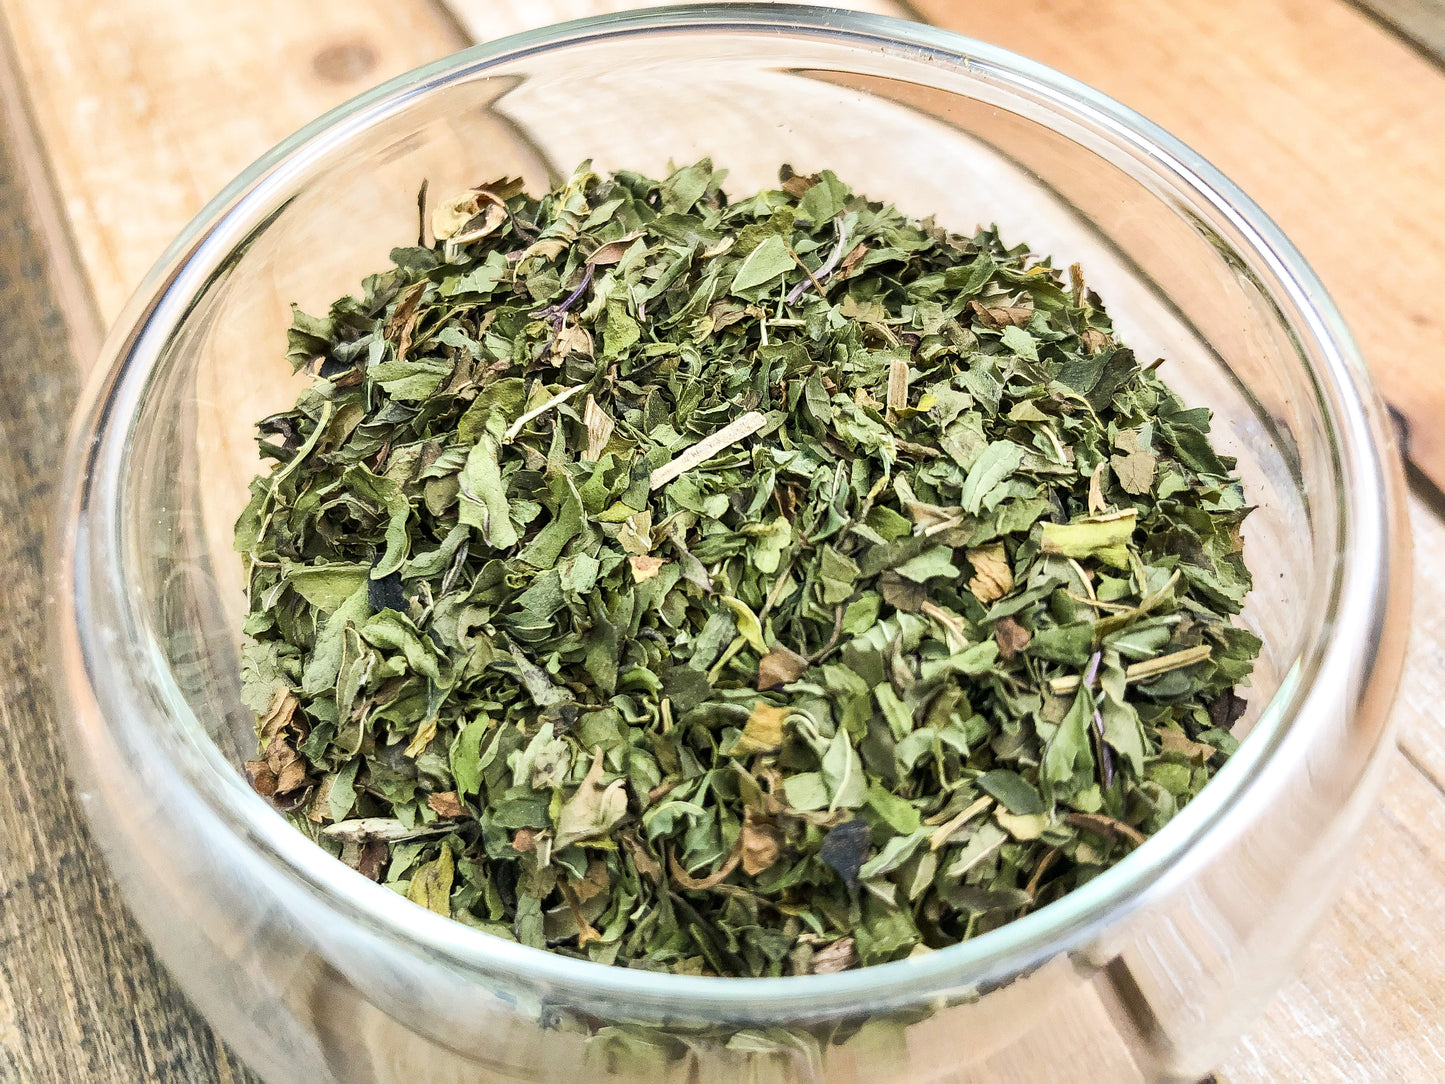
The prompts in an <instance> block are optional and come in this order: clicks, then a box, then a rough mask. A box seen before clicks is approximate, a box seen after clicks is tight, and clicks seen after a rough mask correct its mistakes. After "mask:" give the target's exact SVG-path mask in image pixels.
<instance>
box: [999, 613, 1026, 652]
mask: <svg viewBox="0 0 1445 1084" xmlns="http://www.w3.org/2000/svg"><path fill="white" fill-rule="evenodd" d="M993 638H994V640H996V641H997V642H998V653H999V654H1000V655H1002V656H1003V657H1004V658H1006V659H1011V658H1013V657H1014V656H1015V655H1017V654H1018V653H1019V652H1020V651H1022V650H1023V649H1024V648H1026V647H1028V646H1029V640H1031V639H1033V634H1032V633H1031V632H1029V630H1028V629H1026V628H1024V627H1023V626H1022V625H1020V624H1019V623H1018V622H1017V621H1015V620H1014V619H1013V616H1012V615H1009V616H1008V617H1000V618H999V619H998V620H997V621H996V622H994V626H993Z"/></svg>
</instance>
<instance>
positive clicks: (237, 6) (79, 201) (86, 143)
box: [0, 0, 465, 323]
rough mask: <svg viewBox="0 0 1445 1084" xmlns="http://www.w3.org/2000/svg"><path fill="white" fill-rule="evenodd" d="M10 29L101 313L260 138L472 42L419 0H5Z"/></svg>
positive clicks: (3, 18) (262, 145) (264, 142)
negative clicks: (100, 0)
mask: <svg viewBox="0 0 1445 1084" xmlns="http://www.w3.org/2000/svg"><path fill="white" fill-rule="evenodd" d="M5 29H8V32H9V36H10V39H11V41H12V42H13V45H14V53H15V56H16V58H17V61H18V65H19V68H20V72H21V76H22V78H23V79H24V82H25V85H26V87H27V88H28V90H29V105H30V112H31V116H32V119H33V122H34V126H35V129H36V130H37V131H38V132H39V133H41V136H42V138H43V140H44V144H45V152H46V154H47V156H48V159H49V161H48V163H47V165H48V168H49V173H50V176H51V177H53V179H54V181H55V184H56V186H57V187H58V190H59V192H60V194H61V202H62V206H63V208H64V210H65V214H66V217H67V218H68V220H69V225H70V230H71V231H72V233H73V234H74V237H75V239H76V243H77V247H78V249H79V252H80V257H81V264H82V267H83V268H84V270H85V273H86V275H87V276H88V278H89V282H90V286H91V288H92V290H93V291H94V293H95V297H96V301H97V305H98V309H99V312H100V316H101V319H102V321H104V322H106V323H108V322H109V321H110V320H112V319H114V317H115V315H116V313H117V312H118V311H119V310H120V307H121V305H122V304H123V303H124V301H125V299H126V298H127V297H128V296H129V294H130V292H131V291H132V290H133V289H134V288H135V286H136V284H137V283H139V281H140V279H141V277H142V275H144V274H145V272H146V270H147V269H148V268H149V267H150V265H151V264H152V263H153V262H154V261H155V259H156V257H157V256H159V255H160V253H161V251H162V250H163V249H164V248H165V246H166V244H167V243H169V241H170V240H171V238H172V237H174V236H175V235H176V234H177V233H178V232H180V229H181V227H182V226H184V225H185V223H186V222H187V220H189V219H190V218H191V216H192V215H194V214H195V213H196V211H198V210H200V208H201V206H202V205H203V204H204V203H205V201H206V200H208V199H210V198H211V196H213V195H215V193H216V192H217V191H219V190H220V188H221V187H222V186H223V185H224V184H225V183H226V182H227V181H229V180H230V179H231V178H232V177H234V176H235V175H236V174H238V173H240V172H241V170H242V169H244V168H245V167H246V166H247V165H248V164H249V163H250V162H251V161H253V160H254V159H255V158H256V157H257V156H259V155H260V154H261V153H262V152H264V151H265V150H266V149H267V148H269V147H270V146H272V145H273V144H275V143H276V142H278V141H279V140H280V139H282V138H283V137H285V136H286V135H288V134H289V133H290V132H292V131H294V130H295V129H296V128H299V127H300V126H301V125H302V124H305V123H306V122H307V121H309V120H311V119H312V118H314V117H316V116H317V115H319V114H320V113H323V112H325V111H326V110H327V109H329V108H331V107H332V106H334V105H337V104H339V103H340V102H342V101H344V100H345V99H347V98H349V97H351V96H352V95H354V94H356V93H358V92H360V91H362V90H364V89H366V88H367V87H369V86H371V85H373V84H374V83H376V82H379V81H380V80H382V79H385V78H388V77H390V76H392V75H396V74H398V73H400V72H403V71H406V70H407V69H409V68H412V67H415V66H416V65H418V64H421V63H424V62H425V61H428V60H434V59H436V58H437V57H439V56H444V55H445V54H447V53H449V52H452V51H453V50H455V49H457V48H459V47H460V46H462V45H463V44H465V42H464V40H463V39H462V38H461V37H460V36H459V34H458V32H457V29H456V27H455V24H453V23H452V21H451V20H450V19H449V18H447V17H446V15H445V14H444V13H443V12H441V11H439V10H438V9H437V8H436V7H434V6H433V5H432V4H430V3H427V2H426V0H395V2H392V3H379V2H377V3H360V2H352V0H308V2H307V3H305V4H290V3H286V2H284V0H254V2H247V3H231V4H196V3H191V2H189V0H145V2H129V3H106V4H93V3H90V2H89V0H3V2H0V31H3V30H5Z"/></svg>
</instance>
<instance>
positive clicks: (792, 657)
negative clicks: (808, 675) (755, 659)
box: [758, 644, 808, 692]
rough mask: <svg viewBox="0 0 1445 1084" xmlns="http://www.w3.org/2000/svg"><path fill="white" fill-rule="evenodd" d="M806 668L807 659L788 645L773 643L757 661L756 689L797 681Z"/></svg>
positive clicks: (762, 689) (764, 689) (762, 690)
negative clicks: (758, 661)
mask: <svg viewBox="0 0 1445 1084" xmlns="http://www.w3.org/2000/svg"><path fill="white" fill-rule="evenodd" d="M807 669H808V660H807V658H806V657H805V656H803V655H799V654H798V653H797V652H796V651H794V650H793V649H792V648H790V647H784V646H783V645H782V644H774V645H773V646H772V647H771V648H770V649H769V650H768V653H767V654H766V655H764V656H763V659H762V661H761V662H760V663H758V691H759V692H765V691H766V690H768V689H777V688H780V687H782V686H784V685H788V684H791V683H792V682H794V681H797V680H798V679H799V678H800V677H802V676H803V674H804V673H805V672H806V671H807Z"/></svg>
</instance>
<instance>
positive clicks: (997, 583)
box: [967, 542, 1014, 606]
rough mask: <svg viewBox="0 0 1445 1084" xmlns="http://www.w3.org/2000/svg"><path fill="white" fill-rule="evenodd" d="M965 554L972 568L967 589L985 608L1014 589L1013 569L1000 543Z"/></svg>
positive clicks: (979, 547) (980, 547)
mask: <svg viewBox="0 0 1445 1084" xmlns="http://www.w3.org/2000/svg"><path fill="white" fill-rule="evenodd" d="M967 553H968V563H969V564H971V565H972V566H973V578H972V579H970V580H969V581H968V589H969V590H970V591H972V592H973V596H974V598H976V599H978V601H980V602H982V603H983V604H984V605H985V606H987V605H988V604H989V603H990V602H994V601H997V600H998V599H1001V598H1003V597H1004V595H1006V594H1008V593H1009V592H1010V591H1012V590H1013V589H1014V574H1013V569H1012V568H1010V567H1009V563H1008V555H1007V553H1006V552H1005V550H1004V546H1003V543H1002V542H995V543H993V545H991V546H978V547H976V548H974V549H971V550H968V551H967Z"/></svg>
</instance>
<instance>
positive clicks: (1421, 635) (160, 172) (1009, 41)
mask: <svg viewBox="0 0 1445 1084" xmlns="http://www.w3.org/2000/svg"><path fill="white" fill-rule="evenodd" d="M625 6H630V5H628V4H626V3H619V2H616V0H450V2H448V3H446V4H444V5H443V4H439V3H437V2H435V0H386V2H382V0H309V2H307V3H305V4H292V3H288V2H286V0H246V2H241V0H229V2H227V3H212V4H206V3H200V4H198V3H195V2H194V0H108V2H107V3H105V4H94V3H91V2H90V0H0V377H3V378H4V384H3V389H0V785H3V787H4V792H3V798H0V1084H79V1082H89V1084H135V1082H152V1081H154V1082H172V1081H175V1082H185V1084H213V1082H222V1084H231V1082H239V1081H250V1080H253V1079H254V1078H253V1077H252V1076H251V1075H250V1074H249V1073H248V1072H247V1070H246V1069H245V1068H244V1067H243V1066H242V1065H241V1064H240V1063H239V1062H238V1061H237V1060H236V1059H235V1058H234V1056H233V1055H231V1054H230V1053H229V1052H228V1051H227V1050H226V1049H225V1047H224V1046H223V1045H222V1044H221V1043H220V1042H219V1041H218V1040H217V1039H216V1038H215V1036H214V1035H213V1034H212V1033H211V1031H210V1030H209V1029H208V1028H207V1026H206V1025H205V1023H204V1022H203V1021H202V1020H200V1019H199V1018H198V1017H197V1016H196V1014H195V1013H194V1011H193V1010H192V1009H191V1008H190V1007H189V1005H188V1004H187V1003H186V1001H185V999H184V998H183V997H182V996H181V995H180V994H179V992H178V991H177V990H176V989H175V987H174V986H173V985H172V983H171V982H170V981H169V979H168V978H167V976H166V974H165V972H164V971H162V970H161V969H160V968H159V967H158V966H157V965H156V963H155V961H154V959H153V958H152V957H151V955H150V952H149V950H148V948H147V946H146V944H145V942H144V940H143V939H142V938H141V937H140V935H139V934H138V932H137V931H136V929H135V927H134V926H133V924H132V923H131V921H130V919H129V918H128V916H127V915H126V913H125V911H124V909H123V907H122V906H121V904H120V901H119V899H118V897H117V893H116V890H115V887H114V885H113V883H112V882H111V880H110V878H109V876H108V875H107V873H106V872H105V869H104V867H103V865H102V864H101V862H100V860H99V858H98V856H97V854H96V852H95V850H94V848H93V846H92V844H91V842H90V840H89V837H88V835H87V833H86V830H85V827H84V825H83V823H82V821H81V819H80V817H79V814H78V810H77V809H76V807H75V805H74V803H73V802H72V800H71V798H70V796H69V793H68V789H67V787H66V784H65V782H64V775H63V768H62V762H61V750H60V741H59V739H58V736H57V720H56V713H55V708H54V705H53V703H52V699H51V696H50V692H49V688H48V678H49V675H48V672H47V667H48V662H47V658H46V649H45V629H44V623H45V618H44V608H43V602H44V594H45V586H44V581H43V573H42V562H43V548H44V542H43V536H44V532H45V530H46V527H47V522H46V521H47V512H48V508H49V504H50V501H51V498H52V490H53V487H54V485H55V481H56V473H57V472H56V468H57V463H58V461H59V457H60V454H61V448H62V443H63V434H64V426H65V419H66V416H67V414H68V411H69V409H70V407H71V406H72V404H73V403H74V400H75V397H76V395H77V388H78V386H79V384H80V382H81V380H82V379H83V377H84V374H85V371H86V369H87V368H88V366H89V364H90V362H91V359H92V358H93V357H94V356H95V353H96V349H97V345H98V342H99V336H100V330H101V329H102V328H103V327H104V326H105V324H106V323H107V322H108V321H109V320H111V319H112V318H113V317H114V316H115V314H116V312H117V310H118V308H119V306H120V305H121V303H122V302H123V300H124V298H125V296H126V295H127V293H128V292H129V291H130V290H131V289H132V288H133V286H134V285H135V283H136V282H137V281H138V280H139V278H140V276H141V274H142V273H143V272H144V271H145V269H146V268H147V266H148V265H149V264H150V263H151V262H152V260H153V259H154V258H155V257H156V255H157V254H158V253H159V252H160V250H161V248H162V247H163V245H164V244H165V242H166V241H167V240H168V239H169V238H170V237H171V236H172V235H173V234H174V233H176V232H177V230H178V229H179V228H180V227H181V226H182V225H183V224H184V222H185V221H186V220H187V219H188V218H189V217H190V216H191V215H192V214H193V213H194V212H195V211H196V210H197V209H199V207H200V206H201V204H202V203H203V202H204V200H205V199H206V198H207V197H208V196H209V195H210V194H211V193H213V192H214V191H215V190H217V189H218V188H219V187H220V186H221V185H222V184H223V183H224V182H225V181H226V180H228V179H229V178H230V177H231V176H233V175H234V174H235V173H237V172H238V171H239V170H240V169H241V168H242V167H244V166H245V165H246V164H247V163H248V162H249V161H250V160H251V159H252V158H254V157H255V156H256V155H257V154H259V153H260V152H261V151H262V150H264V149H265V148H266V147H267V146H269V145H270V144H272V143H273V142H275V141H276V140H277V139H279V138H280V137H282V136H284V135H285V134H286V133H287V132H289V131H290V130H292V129H294V128H295V127H297V126H298V125H300V124H301V123H302V122H304V121H306V120H308V119H310V118H311V117H312V116H314V115H315V114H317V113H319V112H321V111H322V110H323V109H325V108H327V107H329V106H331V105H333V104H336V103H337V102H340V101H342V100H344V99H345V98H347V97H349V96H351V95H352V94H354V93H356V92H358V91H360V90H362V89H364V88H365V87H367V86H369V85H371V84H373V83H375V82H377V81H379V80H381V79H383V78H385V77H387V76H390V75H393V74H395V73H398V72H401V71H404V70H405V69H407V68H409V67H412V66H414V65H415V64H418V63H421V62H423V61H426V60H429V59H432V58H434V57H437V56H441V55H443V54H445V53H447V52H450V51H452V50H454V49H456V48H459V47H461V46H462V45H464V44H466V43H467V42H468V40H471V39H480V38H491V37H496V36H498V35H500V34H504V33H509V32H511V31H514V30H518V29H522V28H525V27H527V26H531V25H540V24H542V23H546V22H552V21H556V20H558V19H562V18H570V17H574V16H580V15H586V14H591V13H594V12H596V11H599V10H607V9H618V8H621V7H625ZM854 6H857V7H864V8H868V9H870V10H875V11H884V12H890V11H891V12H894V13H898V14H902V15H905V16H911V17H914V18H927V19H932V20H933V21H935V22H937V23H939V24H941V25H945V26H948V27H951V28H953V29H957V30H961V31H963V32H965V33H969V34H973V35H975V36H978V37H982V38H986V39H990V40H993V41H995V42H998V43H1000V44H1002V45H1005V46H1007V47H1010V48H1013V49H1015V50H1017V51H1019V52H1023V53H1025V54H1028V55H1030V56H1033V57H1035V58H1037V59H1040V60H1042V61H1044V62H1046V63H1049V64H1052V65H1054V66H1055V67H1058V68H1060V69H1062V70H1064V71H1066V72H1068V73H1070V74H1073V75H1076V76H1079V77H1080V78H1083V79H1084V80H1086V81H1088V82H1090V83H1093V84H1094V85H1096V86H1098V87H1099V88H1101V89H1102V90H1104V91H1106V92H1108V93H1110V94H1113V95H1114V96H1115V97H1118V98H1120V99H1121V100H1123V101H1124V102H1126V103H1127V104H1129V105H1132V106H1134V107H1135V108H1138V109H1140V110H1141V111H1142V112H1144V113H1145V114H1146V115H1148V116H1150V117H1151V118H1152V119H1154V120H1156V121H1158V122H1160V123H1161V124H1163V125H1164V126H1165V127H1166V128H1169V129H1171V130H1172V131H1173V132H1175V133H1176V134H1177V135H1179V136H1181V137H1182V138H1183V139H1184V140H1185V141H1186V142H1188V143H1190V144H1192V145H1194V146H1195V147H1196V148H1197V149H1199V150H1200V151H1202V152H1203V153H1204V154H1205V155H1206V156H1207V157H1209V158H1210V159H1212V160H1213V161H1214V162H1215V163H1216V164H1217V165H1219V166H1221V167H1222V168H1223V169H1224V170H1225V172H1226V173H1229V174H1230V175H1231V176H1232V177H1233V178H1234V179H1235V180H1237V181H1239V182H1240V183H1241V184H1242V185H1243V186H1244V188H1245V189H1246V190H1247V191H1249V192H1250V193H1251V194H1252V195H1253V196H1255V198H1256V199H1258V200H1259V201H1260V202H1261V203H1262V204H1263V205H1264V207H1265V209H1266V210H1268V211H1269V212H1270V213H1271V214H1272V215H1274V216H1275V218H1276V219H1277V220H1278V221H1279V222H1280V223H1281V224H1282V225H1283V226H1284V228H1285V230H1286V232H1288V233H1289V234H1290V235H1291V236H1292V237H1293V238H1294V239H1295V241H1296V242H1297V243H1298V244H1299V245H1300V247H1301V248H1302V249H1303V250H1304V252H1305V254H1306V256H1307V257H1308V258H1309V259H1310V260H1311V261H1312V262H1313V263H1314V265H1315V266H1316V268H1317V269H1318V270H1319V271H1320V273H1321V275H1322V276H1323V277H1324V279H1325V281H1326V284H1327V285H1328V286H1329V288H1330V289H1331V290H1332V292H1333V293H1334V296H1335V297H1336V299H1337V300H1338V301H1339V303H1340V305H1341V307H1342V309H1343V310H1344V312H1345V314H1346V316H1347V318H1348V319H1349V320H1350V322H1351V324H1352V326H1353V327H1354V329H1355V332H1356V334H1357V335H1358V336H1359V338H1360V339H1361V341H1362V342H1363V343H1364V344H1365V347H1366V354H1367V356H1368V360H1369V361H1370V363H1371V365H1372V367H1373V369H1374V372H1375V374H1376V376H1377V379H1378V380H1379V382H1380V384H1381V387H1382V388H1383V389H1384V391H1385V393H1386V395H1387V397H1388V398H1389V399H1390V400H1391V401H1392V403H1393V404H1394V406H1395V407H1396V408H1397V409H1398V411H1399V416H1400V420H1401V423H1402V431H1403V432H1404V434H1405V435H1406V438H1407V441H1408V451H1409V453H1410V473H1411V476H1412V483H1413V486H1412V488H1413V491H1414V496H1413V497H1412V503H1411V510H1410V511H1411V519H1412V523H1413V525H1414V529H1415V532H1416V547H1417V549H1416V553H1417V567H1418V575H1417V579H1418V583H1419V593H1418V597H1417V602H1416V608H1415V615H1414V622H1413V643H1412V647H1411V655H1410V660H1409V663H1408V666H1407V671H1406V677H1405V682H1404V687H1403V688H1402V691H1401V697H1400V701H1399V705H1398V708H1397V711H1398V713H1399V722H1400V739H1399V753H1398V755H1396V756H1395V757H1394V760H1393V763H1392V765H1391V772H1390V777H1389V782H1388V785H1387V790H1386V793H1385V794H1384V796H1383V799H1382V801H1381V803H1380V808H1379V810H1378V812H1377V814H1376V815H1375V817H1374V819H1373V821H1372V822H1371V824H1370V827H1369V831H1368V839H1367V853H1366V857H1365V859H1364V860H1363V862H1362V863H1361V865H1360V866H1359V868H1358V869H1357V871H1356V872H1355V875H1354V878H1353V881H1352V882H1351V886H1350V888H1349V891H1348V892H1347V894H1346V895H1345V897H1344V898H1343V900H1342V901H1341V902H1340V903H1339V905H1338V906H1337V907H1336V908H1335V910H1334V911H1333V912H1332V914H1331V915H1330V917H1329V918H1328V919H1327V920H1326V922H1325V923H1324V925H1323V926H1322V928H1321V929H1320V931H1319V934H1318V936H1317V938H1316V940H1315V941H1314V943H1313V945H1312V947H1311V948H1310V950H1309V951H1308V953H1307V954H1306V956H1305V958H1304V960H1303V962H1302V964H1301V968H1300V970H1299V973H1298V975H1297V977H1296V978H1294V979H1293V980H1292V981H1290V982H1289V983H1288V984H1287V985H1286V986H1285V988H1284V989H1283V990H1282V991H1281V993H1280V994H1279V996H1278V997H1277V998H1276V999H1275V1001H1274V1002H1273V1004H1272V1006H1271V1007H1270V1009H1269V1010H1268V1012H1267V1013H1266V1014H1265V1016H1264V1017H1263V1018H1262V1019H1261V1020H1260V1021H1259V1022H1258V1023H1257V1024H1256V1026H1255V1027H1254V1028H1253V1030H1252V1031H1251V1032H1250V1033H1249V1034H1248V1036H1246V1038H1245V1039H1244V1040H1243V1041H1241V1042H1240V1044H1239V1045H1238V1047H1237V1048H1236V1049H1235V1051H1234V1052H1233V1054H1232V1055H1231V1056H1230V1057H1229V1059H1228V1060H1227V1062H1226V1064H1225V1065H1224V1066H1222V1067H1221V1074H1220V1075H1221V1077H1222V1078H1227V1079H1229V1080H1230V1081H1233V1082H1234V1084H1241V1082H1244V1081H1259V1082H1265V1081H1269V1082H1290V1081H1300V1082H1310V1084H1314V1082H1320V1081H1341V1082H1350V1084H1372V1082H1380V1084H1384V1082H1390V1084H1395V1082H1401V1081H1404V1082H1413V1081H1421V1082H1424V1081H1436V1080H1445V949H1442V948H1441V945H1440V941H1441V937H1440V935H1441V933H1442V932H1445V909H1442V908H1445V904H1442V901H1445V730H1442V727H1441V726H1440V725H1439V723H1438V722H1437V720H1436V714H1435V709H1436V707H1437V705H1439V704H1441V703H1445V680H1442V671H1441V662H1442V656H1445V587H1442V586H1441V585H1442V584H1445V517H1442V511H1445V498H1442V496H1441V494H1440V491H1439V490H1438V489H1436V488H1435V486H1436V485H1439V484H1442V483H1445V358H1442V346H1445V306H1442V305H1440V304H1439V302H1438V301H1437V300H1436V297H1437V295H1438V294H1439V292H1440V291H1441V289H1442V288H1445V69H1442V68H1441V67H1440V65H1439V62H1438V61H1437V60H1436V59H1434V58H1433V57H1432V55H1431V53H1432V50H1437V51H1438V50H1445V0H1368V2H1362V3H1356V4H1351V3H1346V2H1345V0H1009V2H1007V3H1005V2H1002V0H971V2H969V3H967V4H965V3H962V2H960V3H953V2H951V0H918V2H916V3H914V4H912V5H903V4H899V3H895V2H894V0H868V2H860V3H857V4H855V5H854ZM1412 42H1413V44H1412Z"/></svg>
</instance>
